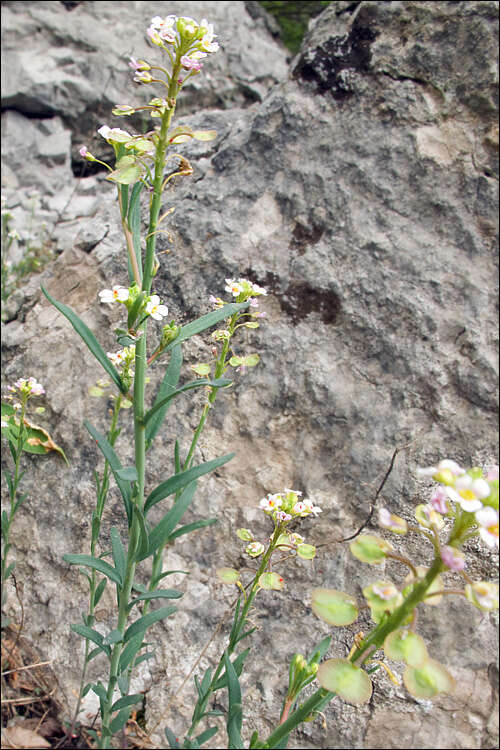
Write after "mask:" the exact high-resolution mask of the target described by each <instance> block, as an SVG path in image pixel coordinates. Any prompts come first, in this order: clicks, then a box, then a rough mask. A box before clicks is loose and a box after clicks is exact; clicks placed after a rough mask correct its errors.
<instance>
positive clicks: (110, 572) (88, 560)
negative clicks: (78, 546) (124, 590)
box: [63, 555, 122, 586]
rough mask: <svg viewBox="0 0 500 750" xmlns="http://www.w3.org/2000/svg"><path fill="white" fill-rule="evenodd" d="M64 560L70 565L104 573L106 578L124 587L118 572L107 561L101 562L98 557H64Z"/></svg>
mask: <svg viewBox="0 0 500 750" xmlns="http://www.w3.org/2000/svg"><path fill="white" fill-rule="evenodd" d="M63 560H64V561H65V562H67V563H69V564H70V565H83V566H85V567H87V568H94V570H98V571H99V572H100V573H104V575H105V576H107V577H108V578H109V579H111V580H112V581H114V582H115V583H117V584H118V585H119V586H121V585H122V580H121V577H120V575H119V574H118V571H117V570H115V568H113V566H112V565H110V564H109V563H107V562H106V561H105V560H101V559H100V558H98V557H92V555H63Z"/></svg>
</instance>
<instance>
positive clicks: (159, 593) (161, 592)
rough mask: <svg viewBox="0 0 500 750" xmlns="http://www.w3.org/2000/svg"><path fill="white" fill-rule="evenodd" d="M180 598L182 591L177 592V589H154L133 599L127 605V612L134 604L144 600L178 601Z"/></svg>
mask: <svg viewBox="0 0 500 750" xmlns="http://www.w3.org/2000/svg"><path fill="white" fill-rule="evenodd" d="M181 596H184V595H183V593H182V591H177V589H155V590H154V591H148V592H146V593H145V594H141V595H140V596H136V597H134V598H133V599H132V601H131V602H129V604H128V610H129V612H130V610H131V609H132V607H133V606H134V604H137V602H140V601H144V600H146V599H180V598H181Z"/></svg>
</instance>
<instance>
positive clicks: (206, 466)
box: [144, 453, 235, 513]
mask: <svg viewBox="0 0 500 750" xmlns="http://www.w3.org/2000/svg"><path fill="white" fill-rule="evenodd" d="M234 455H235V454H234V453H229V454H228V455H226V456H221V458H214V459H213V460H212V461H205V463H203V464H198V466H193V467H191V468H190V469H187V470H186V471H181V473H180V474H174V476H172V477H170V479H167V480H166V481H165V482H162V483H161V484H159V485H158V487H156V489H154V490H153V491H152V492H151V493H150V494H149V495H148V497H147V499H146V502H145V504H144V512H145V513H147V511H148V510H150V509H151V508H152V507H153V505H156V503H159V502H160V500H163V499H164V498H165V497H168V496H169V495H173V494H174V493H175V492H177V491H178V490H181V489H182V488H183V487H187V485H188V484H191V482H193V481H194V480H195V479H198V477H201V476H203V475H204V474H209V473H210V472H211V471H214V470H215V469H217V468H219V466H223V465H224V464H226V463H227V462H228V461H230V460H231V459H232V458H233V457H234Z"/></svg>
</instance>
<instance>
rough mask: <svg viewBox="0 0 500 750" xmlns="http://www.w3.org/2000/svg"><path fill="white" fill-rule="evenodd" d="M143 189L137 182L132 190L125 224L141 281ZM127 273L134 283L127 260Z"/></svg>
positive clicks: (142, 184)
mask: <svg viewBox="0 0 500 750" xmlns="http://www.w3.org/2000/svg"><path fill="white" fill-rule="evenodd" d="M143 187H144V183H143V182H137V183H136V184H135V185H134V187H133V188H132V195H131V196H130V202H129V204H128V216H127V222H128V226H129V229H130V231H131V232H132V240H133V243H134V252H135V257H136V259H137V266H138V268H139V274H140V276H141V279H142V253H141V201H140V197H141V190H142V188H143ZM129 273H130V283H132V282H133V281H134V275H133V273H132V268H131V267H130V260H129Z"/></svg>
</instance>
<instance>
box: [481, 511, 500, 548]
mask: <svg viewBox="0 0 500 750" xmlns="http://www.w3.org/2000/svg"><path fill="white" fill-rule="evenodd" d="M476 521H477V523H478V525H479V536H480V537H481V539H482V540H483V542H484V543H485V544H487V545H488V547H491V548H492V549H493V548H494V547H498V511H497V510H495V508H491V507H490V506H489V505H487V506H485V507H484V508H481V509H480V510H478V511H477V513H476Z"/></svg>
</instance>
